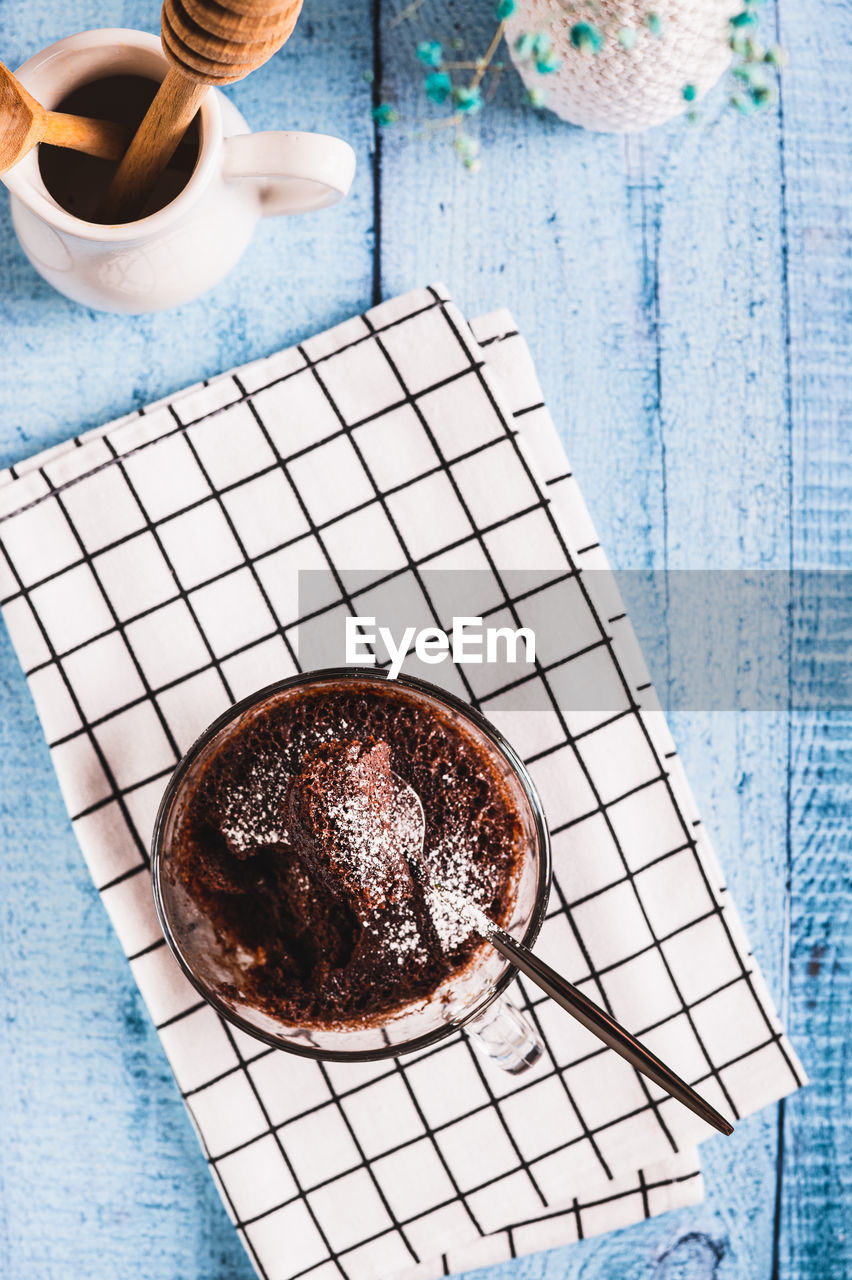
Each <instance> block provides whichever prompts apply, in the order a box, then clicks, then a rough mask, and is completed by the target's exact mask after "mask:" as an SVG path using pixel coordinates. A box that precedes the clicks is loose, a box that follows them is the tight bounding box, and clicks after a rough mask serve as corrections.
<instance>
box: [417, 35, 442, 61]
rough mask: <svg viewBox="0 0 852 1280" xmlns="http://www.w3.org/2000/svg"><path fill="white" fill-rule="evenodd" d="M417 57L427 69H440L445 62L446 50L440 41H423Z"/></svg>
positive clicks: (419, 46) (418, 47) (418, 48)
mask: <svg viewBox="0 0 852 1280" xmlns="http://www.w3.org/2000/svg"><path fill="white" fill-rule="evenodd" d="M417 57H418V58H419V59H420V61H421V62H422V63H423V64H424V66H427V67H440V65H441V63H442V62H443V61H444V50H443V47H442V45H441V42H440V40H421V42H420V44H419V45H418V46H417Z"/></svg>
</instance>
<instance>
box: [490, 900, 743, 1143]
mask: <svg viewBox="0 0 852 1280" xmlns="http://www.w3.org/2000/svg"><path fill="white" fill-rule="evenodd" d="M487 936H488V941H489V942H490V943H491V945H492V946H493V947H495V948H496V950H497V951H499V952H500V954H501V955H502V956H504V957H505V958H506V959H507V960H509V961H511V963H512V964H513V965H514V966H515V968H516V969H520V971H521V973H524V974H526V976H527V977H528V978H531V979H532V981H533V982H534V983H535V984H536V986H538V987H541V989H542V991H544V992H545V993H546V994H547V995H549V996H550V998H551V1000H555V1001H556V1003H557V1004H558V1005H561V1006H562V1008H563V1009H566V1010H567V1011H568V1013H570V1014H572V1015H573V1016H574V1017H575V1018H576V1019H577V1021H578V1022H580V1023H582V1025H583V1026H584V1027H585V1028H586V1029H587V1030H588V1031H591V1032H592V1034H593V1035H595V1036H597V1037H598V1039H599V1040H602V1041H603V1042H604V1044H605V1045H608V1046H609V1048H610V1049H614V1050H615V1052H616V1053H618V1054H620V1055H621V1057H622V1058H626V1060H627V1061H628V1062H629V1063H630V1065H631V1066H633V1067H635V1068H636V1070H637V1071H641V1072H642V1074H643V1075H644V1076H647V1077H648V1079H649V1080H653V1082H654V1084H657V1085H659V1086H660V1088H661V1089H665V1091H666V1093H668V1094H671V1096H672V1097H673V1098H677V1100H678V1102H682V1103H683V1105H684V1106H685V1107H689V1110H690V1111H694V1112H695V1114H696V1115H697V1116H700V1117H701V1119H702V1120H705V1121H706V1122H707V1124H710V1125H712V1126H713V1128H714V1129H718V1130H719V1132H720V1133H724V1134H731V1133H733V1131H734V1127H733V1125H732V1124H730V1123H729V1122H728V1121H727V1120H726V1119H725V1118H724V1116H721V1115H719V1112H718V1111H716V1110H714V1108H713V1107H711V1106H710V1104H709V1103H708V1102H705V1101H704V1099H703V1098H702V1097H700V1095H699V1094H697V1093H696V1092H695V1090H694V1089H692V1088H690V1086H689V1085H688V1084H687V1083H686V1081H685V1080H681V1078H680V1076H678V1075H675V1073H674V1071H671V1070H669V1068H668V1067H667V1066H666V1065H665V1063H663V1062H661V1061H660V1059H659V1058H657V1057H656V1056H655V1055H654V1054H653V1053H651V1051H650V1050H649V1049H646V1048H645V1047H644V1046H643V1045H641V1044H640V1043H639V1041H638V1040H635V1039H634V1038H633V1036H631V1035H629V1034H628V1033H627V1032H626V1031H625V1030H624V1028H623V1027H622V1026H619V1024H618V1023H617V1022H616V1021H615V1020H614V1019H613V1018H611V1017H610V1016H609V1014H608V1013H605V1012H604V1010H603V1009H601V1008H599V1007H598V1006H597V1005H596V1004H594V1002H593V1001H591V1000H590V999H589V998H588V996H585V995H583V993H582V991H579V990H578V989H577V987H575V986H574V985H573V983H570V982H568V980H567V979H566V978H563V977H562V976H561V974H558V973H557V972H556V970H555V969H551V967H550V965H548V964H545V963H544V961H543V960H540V959H539V958H538V956H536V955H534V954H533V952H532V951H530V950H529V949H528V948H527V947H525V946H522V945H521V943H519V942H516V941H515V939H514V938H513V937H511V935H510V934H508V933H506V931H505V930H504V929H499V928H497V926H496V925H495V926H493V927H492V929H491V930H489V931H488V935H487Z"/></svg>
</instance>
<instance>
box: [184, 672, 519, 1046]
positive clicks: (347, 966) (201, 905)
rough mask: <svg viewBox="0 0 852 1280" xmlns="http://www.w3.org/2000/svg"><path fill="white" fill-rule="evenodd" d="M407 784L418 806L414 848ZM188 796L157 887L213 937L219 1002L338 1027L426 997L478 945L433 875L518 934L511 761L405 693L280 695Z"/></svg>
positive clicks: (187, 788)
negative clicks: (404, 796)
mask: <svg viewBox="0 0 852 1280" xmlns="http://www.w3.org/2000/svg"><path fill="white" fill-rule="evenodd" d="M436 692H437V691H436ZM401 784H408V785H410V786H411V787H412V788H413V790H414V791H415V792H416V794H417V796H419V798H420V801H421V804H422V810H423V818H425V833H424V836H423V840H422V849H421V848H419V843H420V841H419V836H420V832H421V830H422V824H423V818H421V817H420V815H419V812H418V813H417V814H416V815H415V814H413V813H412V812H411V811H410V808H409V809H406V807H405V804H404V802H403V803H401V802H400V788H401ZM182 785H183V790H182V795H181V803H180V806H179V808H178V810H177V811H176V812H175V815H174V818H173V820H172V822H171V824H170V829H169V835H168V848H167V849H165V850H164V856H165V858H166V866H165V867H164V869H163V877H164V881H165V884H164V891H168V889H169V886H171V888H172V890H173V891H175V892H176V893H179V894H180V896H181V899H182V901H183V902H185V903H186V902H189V903H192V904H193V908H194V910H195V911H197V913H198V915H199V918H201V919H203V920H204V927H205V929H207V930H208V933H209V935H210V936H211V937H212V938H214V939H215V946H216V948H217V951H218V953H219V955H220V956H221V957H224V958H225V961H226V967H227V969H228V970H229V972H228V973H227V974H226V975H225V976H224V977H223V976H222V975H221V974H220V976H219V987H220V992H219V993H220V996H221V997H222V999H223V1000H224V1003H225V1004H227V1005H242V1006H246V1005H247V1006H250V1007H251V1008H252V1009H256V1010H259V1011H261V1013H262V1014H263V1015H265V1016H267V1017H268V1018H270V1019H274V1020H275V1021H276V1022H278V1023H282V1024H286V1025H290V1026H298V1027H304V1028H344V1027H346V1026H351V1025H360V1026H365V1025H369V1024H376V1023H382V1022H383V1020H385V1019H387V1018H388V1017H390V1016H392V1015H393V1014H394V1013H395V1011H398V1010H400V1009H403V1008H404V1007H406V1006H410V1005H411V1004H412V1003H413V1002H417V1001H422V1000H425V999H428V997H429V996H430V995H431V994H432V993H433V992H435V991H436V990H437V989H438V988H440V987H441V986H442V984H445V983H446V982H447V980H448V979H450V978H452V977H453V975H457V974H460V973H462V972H463V971H465V970H466V968H467V967H469V966H470V965H471V963H472V962H474V960H475V957H476V956H477V953H478V952H479V951H480V949H481V948H482V947H483V945H484V944H483V942H482V939H481V938H480V937H479V936H478V935H477V934H476V933H475V932H473V931H472V929H471V926H470V924H469V923H466V922H465V921H464V920H462V919H461V918H460V917H459V916H458V915H457V914H455V913H453V912H452V911H451V910H450V909H448V908H447V907H446V906H445V905H442V903H441V902H440V901H439V900H438V899H437V898H436V896H435V895H434V894H432V893H430V891H429V887H428V882H429V880H430V879H436V880H438V881H440V882H441V883H442V884H445V885H447V886H448V887H451V888H453V889H456V890H458V891H459V892H461V893H463V894H464V895H466V896H467V897H469V898H470V899H471V900H472V901H473V902H475V903H476V904H477V905H478V906H479V907H480V908H481V909H482V910H484V911H485V912H486V913H487V914H488V915H489V916H491V917H492V918H493V919H495V920H497V921H498V922H499V923H501V924H506V923H508V920H509V918H510V915H511V913H512V909H513V906H514V903H515V894H516V888H517V880H518V874H519V868H520V866H521V862H522V860H523V857H524V853H525V832H526V830H527V827H528V823H526V825H525V821H524V818H523V815H522V813H521V812H520V809H519V802H518V798H517V796H516V794H515V793H514V792H513V789H512V788H511V787H510V786H509V785H508V784H507V779H506V774H505V766H504V767H503V768H501V766H500V761H499V760H498V759H497V757H496V756H495V752H494V749H493V747H490V746H489V745H488V744H486V743H485V742H484V740H481V738H480V737H478V736H477V735H475V734H474V733H473V732H471V731H470V729H469V728H468V727H467V726H466V725H465V723H464V722H463V720H462V719H461V718H460V717H459V715H457V714H453V713H452V711H451V709H449V708H442V706H441V705H440V703H439V702H438V701H437V700H435V699H431V700H428V701H427V700H424V698H423V696H419V695H418V694H417V693H416V690H414V689H411V688H407V687H406V685H405V684H404V683H398V682H393V681H388V680H384V679H375V678H372V679H363V678H361V679H359V678H357V677H352V678H351V679H348V680H347V679H341V680H338V681H330V682H320V683H318V684H316V685H312V684H310V683H308V684H306V685H305V687H304V688H301V689H298V690H296V691H293V690H289V691H288V692H287V694H286V696H281V697H275V696H272V697H270V698H269V699H268V700H266V701H262V702H261V703H260V704H259V706H258V707H257V708H256V709H254V710H253V711H252V712H251V713H250V714H247V715H244V716H241V717H237V718H236V719H235V720H234V722H233V724H232V725H231V726H230V727H228V728H226V729H225V730H220V732H219V733H217V735H216V736H215V738H214V740H213V742H212V744H210V746H209V749H208V750H207V752H206V754H205V756H204V759H203V762H202V764H201V765H200V767H199V768H198V769H197V770H196V771H195V773H194V776H189V777H187V778H186V779H184V781H183V784H182ZM415 860H417V865H415ZM418 868H419V869H418ZM412 869H414V874H413V873H412ZM220 967H221V966H220Z"/></svg>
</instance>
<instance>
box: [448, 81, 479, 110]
mask: <svg viewBox="0 0 852 1280" xmlns="http://www.w3.org/2000/svg"><path fill="white" fill-rule="evenodd" d="M453 102H454V103H455V104H456V108H457V109H458V110H459V111H463V112H464V114H465V115H475V114H476V112H477V111H481V110H482V90H481V89H479V88H476V89H468V88H465V87H464V86H463V85H459V87H458V88H456V89H453Z"/></svg>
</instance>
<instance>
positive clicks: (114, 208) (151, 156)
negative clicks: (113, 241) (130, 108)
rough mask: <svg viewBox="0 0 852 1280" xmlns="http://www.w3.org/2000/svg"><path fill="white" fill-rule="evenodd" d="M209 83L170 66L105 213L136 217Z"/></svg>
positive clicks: (116, 219)
mask: <svg viewBox="0 0 852 1280" xmlns="http://www.w3.org/2000/svg"><path fill="white" fill-rule="evenodd" d="M207 89H208V86H207V85H206V84H199V83H198V82H197V81H195V80H188V79H187V77H186V76H185V75H184V74H183V72H182V71H180V70H179V69H178V68H177V67H170V68H169V70H168V71H167V72H166V78H165V80H164V81H163V83H162V84H161V85H160V87H159V89H158V90H157V96H156V97H155V98H154V101H153V102H152V103H151V105H150V107H149V108H148V112H147V114H146V116H145V119H144V120H143V121H142V123H141V125H140V126H139V128H138V130H137V131H136V136H135V138H134V139H133V141H132V142H131V144H130V146H129V147H128V148H127V151H126V152H125V154H124V158H123V160H122V161H121V164H120V165H119V166H118V169H117V170H116V172H115V175H114V177H113V180H112V183H111V184H110V188H109V191H108V192H107V197H106V205H105V215H106V217H107V219H108V220H109V221H110V222H124V221H127V220H128V219H130V218H132V217H133V216H134V215H135V214H136V213H137V212H138V210H139V208H140V206H141V204H142V203H143V202H144V199H145V196H146V195H147V194H148V192H149V191H150V190H151V188H152V187H153V185H154V183H155V182H156V181H157V179H158V178H159V176H160V174H161V173H162V172H163V170H164V169H165V167H166V165H167V164H168V163H169V161H170V160H171V158H172V156H173V155H174V152H175V150H176V148H177V145H178V143H179V142H180V140H181V138H182V137H183V135H184V133H185V132H186V130H187V128H188V127H189V125H190V124H191V122H192V119H193V117H194V115H195V113H196V111H197V110H198V108H199V107H200V106H201V103H202V101H203V100H204V98H205V96H206V94H207Z"/></svg>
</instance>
